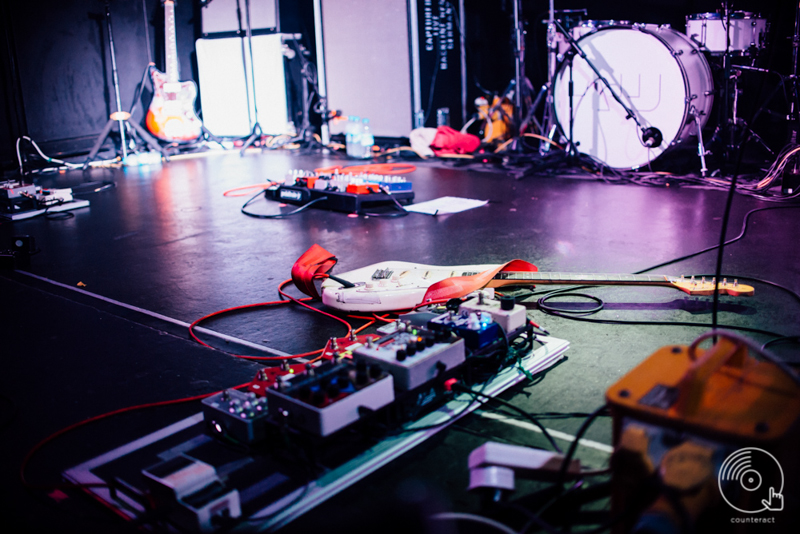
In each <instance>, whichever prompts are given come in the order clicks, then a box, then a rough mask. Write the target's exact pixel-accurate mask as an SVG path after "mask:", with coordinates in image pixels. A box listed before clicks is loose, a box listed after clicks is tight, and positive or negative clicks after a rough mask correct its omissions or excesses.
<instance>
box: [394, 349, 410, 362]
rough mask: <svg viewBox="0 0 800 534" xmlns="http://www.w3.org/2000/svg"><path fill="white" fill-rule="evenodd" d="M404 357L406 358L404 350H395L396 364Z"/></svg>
mask: <svg viewBox="0 0 800 534" xmlns="http://www.w3.org/2000/svg"><path fill="white" fill-rule="evenodd" d="M406 356H408V354H406V351H405V349H397V353H396V357H397V361H398V362H402V361H403V360H405V359H406Z"/></svg>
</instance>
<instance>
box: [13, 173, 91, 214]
mask: <svg viewBox="0 0 800 534" xmlns="http://www.w3.org/2000/svg"><path fill="white" fill-rule="evenodd" d="M88 205H89V201H88V200H78V199H75V198H74V197H73V196H72V189H44V188H42V187H39V186H37V185H30V184H24V183H22V182H17V181H7V182H0V217H2V218H4V219H10V220H12V221H14V220H20V219H29V218H31V217H36V216H37V215H42V214H44V213H47V212H51V213H56V212H61V211H69V210H74V209H77V208H83V207H86V206H88Z"/></svg>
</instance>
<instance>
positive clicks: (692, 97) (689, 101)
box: [686, 95, 697, 104]
mask: <svg viewBox="0 0 800 534" xmlns="http://www.w3.org/2000/svg"><path fill="white" fill-rule="evenodd" d="M696 98H697V95H692V96H690V97H689V98H687V99H686V103H687V104H691V103H692V100H694V99H696Z"/></svg>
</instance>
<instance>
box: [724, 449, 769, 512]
mask: <svg viewBox="0 0 800 534" xmlns="http://www.w3.org/2000/svg"><path fill="white" fill-rule="evenodd" d="M717 478H718V482H719V491H720V493H721V494H722V498H723V499H725V502H727V503H728V504H729V505H730V506H731V508H733V509H734V510H738V511H739V512H743V513H746V514H757V513H759V512H766V511H773V512H774V511H779V510H783V469H782V468H781V464H780V463H778V460H777V459H776V458H775V457H774V456H773V455H771V454H770V453H768V452H767V451H765V450H763V449H759V448H756V447H746V448H744V449H739V450H737V451H735V452H733V453H731V454H730V455H729V456H728V457H727V458H725V461H724V462H722V465H721V466H720V468H719V475H718V477H717ZM734 503H736V504H734Z"/></svg>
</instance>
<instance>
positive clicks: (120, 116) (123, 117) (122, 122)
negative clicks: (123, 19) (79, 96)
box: [83, 0, 169, 170]
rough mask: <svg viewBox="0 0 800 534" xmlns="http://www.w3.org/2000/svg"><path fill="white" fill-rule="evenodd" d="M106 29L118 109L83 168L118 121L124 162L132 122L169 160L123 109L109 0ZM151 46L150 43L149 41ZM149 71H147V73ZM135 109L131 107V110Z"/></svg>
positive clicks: (153, 148)
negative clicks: (128, 130) (127, 131)
mask: <svg viewBox="0 0 800 534" xmlns="http://www.w3.org/2000/svg"><path fill="white" fill-rule="evenodd" d="M105 4H106V29H107V31H108V49H109V53H110V55H111V79H112V82H113V83H114V98H115V102H116V106H117V111H115V112H114V113H112V114H111V115H110V116H109V119H108V122H107V123H106V125H105V127H104V128H103V131H102V132H100V135H99V136H98V137H97V140H96V141H95V143H94V145H93V146H92V149H91V150H90V151H89V155H88V156H87V157H86V161H85V162H84V163H83V169H84V170H86V169H88V168H89V164H90V163H91V162H92V160H94V158H95V157H96V156H97V154H98V152H100V148H101V147H102V146H103V143H104V142H105V140H106V139H107V138H108V135H109V134H110V133H111V129H112V128H113V127H114V123H117V125H118V127H119V137H120V145H121V147H122V162H123V163H125V160H126V159H127V157H128V147H127V145H128V142H127V140H126V135H125V132H126V130H125V128H126V124H130V125H131V126H133V129H134V130H136V133H138V134H139V135H140V136H141V137H142V139H144V141H145V142H146V143H147V145H148V146H149V147H150V148H151V149H152V150H153V151H155V152H160V153H161V156H162V157H163V158H164V159H166V160H167V161H169V154H167V152H166V151H165V150H164V149H163V148H162V147H161V145H159V144H158V141H156V140H155V138H154V137H153V136H151V135H150V134H149V133H147V130H145V129H144V128H142V127H141V126H140V125H139V124H138V123H137V122H136V121H129V120H128V119H130V118H131V113H128V112H127V111H123V110H122V100H121V99H120V96H119V75H118V74H117V55H116V53H115V50H114V32H113V31H112V30H111V9H110V8H109V0H106V2H105ZM148 46H149V43H148ZM146 72H147V71H145V73H146ZM134 105H135V104H134ZM132 111H133V109H131V112H132Z"/></svg>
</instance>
